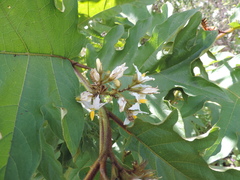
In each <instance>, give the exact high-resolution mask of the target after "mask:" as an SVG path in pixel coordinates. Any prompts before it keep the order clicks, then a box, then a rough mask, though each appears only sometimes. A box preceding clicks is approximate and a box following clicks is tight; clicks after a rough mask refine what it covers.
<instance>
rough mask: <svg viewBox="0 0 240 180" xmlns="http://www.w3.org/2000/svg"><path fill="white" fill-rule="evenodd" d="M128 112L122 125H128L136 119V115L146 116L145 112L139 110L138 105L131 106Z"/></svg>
mask: <svg viewBox="0 0 240 180" xmlns="http://www.w3.org/2000/svg"><path fill="white" fill-rule="evenodd" d="M128 110H129V111H128V115H127V117H126V118H125V120H124V122H123V124H124V125H128V124H129V123H130V122H132V121H133V120H134V119H136V118H137V115H138V114H148V113H147V112H144V111H141V110H140V105H139V103H135V104H133V105H132V106H131V107H130V108H129V109H128Z"/></svg>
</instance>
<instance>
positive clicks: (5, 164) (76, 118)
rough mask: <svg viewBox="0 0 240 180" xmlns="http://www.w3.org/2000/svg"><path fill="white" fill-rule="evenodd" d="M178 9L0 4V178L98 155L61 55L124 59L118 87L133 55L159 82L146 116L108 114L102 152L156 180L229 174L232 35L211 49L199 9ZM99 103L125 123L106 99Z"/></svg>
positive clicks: (234, 154) (67, 169) (42, 172)
mask: <svg viewBox="0 0 240 180" xmlns="http://www.w3.org/2000/svg"><path fill="white" fill-rule="evenodd" d="M178 2H179V3H180V4H182V5H183V4H184V5H183V6H181V7H183V8H185V7H187V6H188V4H187V1H178ZM209 2H210V3H211V2H212V1H209ZM153 3H155V4H154V5H151V4H153ZM188 3H191V4H193V6H194V7H196V6H198V4H197V2H193V1H189V2H188ZM199 3H200V2H199ZM229 5H230V6H232V4H231V3H229ZM177 6H179V5H178V4H174V3H173V6H172V5H171V4H170V3H166V4H162V2H161V1H158V2H154V1H147V2H146V1H144V0H138V1H134V0H133V1H78V2H77V1H73V0H72V1H57V0H55V1H50V2H49V1H47V0H42V1H27V0H24V1H14V0H2V1H1V2H0V7H1V9H0V19H1V23H0V35H1V39H0V41H1V42H0V61H1V65H0V114H1V116H0V151H1V153H0V179H16V180H17V179H24V180H25V179H54V180H55V179H83V178H84V177H85V175H86V173H87V172H88V171H89V169H90V166H91V165H92V164H93V163H94V161H95V160H96V159H97V157H98V146H99V140H98V133H99V132H98V131H99V130H98V129H99V127H98V120H97V118H95V120H94V121H90V120H89V116H88V113H87V112H86V111H85V110H83V109H82V107H81V105H80V104H78V103H76V102H75V97H76V96H78V95H79V93H80V92H82V91H84V88H83V87H82V86H81V85H80V86H79V81H78V79H77V77H76V76H75V74H74V71H73V68H72V64H71V60H75V61H79V62H81V63H85V64H87V65H88V66H89V67H95V60H96V58H100V59H101V61H102V63H103V65H104V70H106V71H107V70H112V69H113V68H114V67H116V66H117V65H119V64H121V63H124V62H126V63H127V66H128V67H129V68H128V70H127V71H126V74H127V76H125V77H123V81H122V82H124V83H123V86H124V85H125V83H126V82H128V81H129V75H131V74H133V73H134V68H133V66H132V64H133V63H134V64H135V65H137V66H138V67H139V69H140V71H141V72H146V71H148V74H149V75H151V76H152V77H154V78H155V79H156V80H155V81H154V82H152V84H151V85H153V86H154V87H155V86H158V88H159V90H160V94H159V95H154V96H153V95H152V96H150V97H149V102H148V104H147V105H146V106H143V109H144V110H145V111H148V112H149V114H150V115H141V116H139V117H138V119H136V120H135V122H134V125H133V126H131V127H128V128H123V127H120V126H118V125H117V124H116V123H115V122H114V121H112V122H111V128H112V134H113V137H112V139H113V149H114V152H115V154H116V156H117V158H118V160H119V161H120V162H121V163H122V164H123V165H124V167H126V168H132V162H133V161H138V162H142V161H143V160H147V161H148V165H147V168H148V169H153V170H155V171H156V175H157V176H158V177H161V178H162V179H237V178H238V177H239V176H240V173H239V171H238V170H239V167H238V163H237V162H238V160H239V157H238V154H239V153H238V149H239V147H238V146H239V142H238V141H239V140H238V139H239V138H238V134H239V129H240V127H239V126H240V124H239V122H238V117H239V108H240V107H239V106H240V102H239V96H240V95H239V78H240V72H239V68H238V66H239V63H238V62H239V58H240V56H239V55H237V53H238V52H239V50H238V47H239V45H238V44H237V41H238V39H237V38H236V35H237V33H239V31H235V32H234V33H235V34H234V33H233V34H232V37H231V38H232V39H233V41H231V43H230V44H228V49H229V50H230V51H231V52H228V53H226V52H221V50H222V48H223V47H219V46H218V47H212V45H213V43H214V42H215V39H216V36H217V34H218V32H217V31H204V30H202V29H201V28H200V26H199V25H200V22H201V19H202V15H201V13H200V12H199V10H198V9H192V8H191V9H192V10H188V11H184V12H180V11H181V10H180V9H179V8H176V7H177ZM173 7H174V8H173ZM108 8H110V9H108ZM106 9H107V10H106ZM187 9H190V8H187ZM219 10H220V9H219ZM235 10H236V13H235V18H233V16H232V18H230V21H232V22H236V23H237V25H236V27H239V21H237V18H238V17H239V15H238V16H237V15H236V14H237V12H239V6H236V7H235ZM175 11H176V12H178V13H174V14H173V15H172V12H175ZM200 11H201V10H200ZM205 13H206V12H205ZM220 14H221V13H220ZM233 15H234V13H233ZM205 16H208V15H206V14H205ZM215 17H218V16H215ZM213 22H219V21H217V20H216V21H213ZM214 25H216V26H217V27H219V26H220V24H218V23H217V24H214ZM223 27H224V28H225V27H226V26H223ZM226 38H229V37H226ZM228 41H229V39H228ZM107 108H108V109H109V110H111V111H112V112H113V113H114V114H115V115H116V116H117V117H119V118H120V119H122V120H124V118H125V117H124V114H123V113H120V112H118V106H117V105H116V102H113V104H112V106H108V107H107ZM226 157H230V158H228V159H227V160H228V161H224V163H225V164H223V163H221V162H220V161H221V160H223V158H226ZM223 165H224V166H223ZM107 166H109V174H111V173H110V172H111V171H110V163H109V164H107ZM213 169H214V170H213ZM215 170H218V171H215ZM226 170H227V171H226ZM112 174H113V173H112ZM96 179H98V176H97V177H96Z"/></svg>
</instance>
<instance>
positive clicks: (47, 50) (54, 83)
mask: <svg viewBox="0 0 240 180" xmlns="http://www.w3.org/2000/svg"><path fill="white" fill-rule="evenodd" d="M62 5H63V4H62ZM64 6H65V10H64V12H60V11H59V9H57V8H56V7H55V4H54V1H47V0H43V1H38V2H35V1H31V2H30V1H26V0H25V1H14V0H10V1H1V2H0V18H1V23H0V36H1V43H0V62H1V65H0V99H1V102H0V113H1V117H0V124H1V126H0V133H1V135H2V139H1V140H0V147H1V155H0V156H1V158H0V179H4V178H5V179H30V177H31V176H32V175H33V173H34V172H35V171H36V169H37V167H38V165H39V163H40V161H41V158H42V155H44V154H42V144H41V139H40V134H41V132H42V130H41V129H42V127H43V125H44V124H45V125H49V126H50V127H51V128H52V131H53V132H54V134H55V135H56V136H57V137H58V138H60V139H62V140H65V141H66V144H67V146H68V148H69V151H70V152H71V153H72V155H74V154H76V152H77V149H78V146H79V143H80V139H81V135H82V132H83V113H82V108H81V106H80V105H79V104H78V103H76V102H75V97H76V96H77V95H78V93H79V90H78V88H79V83H78V79H77V78H76V76H75V74H74V72H73V69H72V66H71V64H70V62H69V61H68V60H67V58H70V59H71V58H75V57H77V56H78V54H79V52H80V50H81V45H82V43H83V42H84V37H83V36H82V35H81V34H79V33H78V31H77V23H78V17H77V1H67V2H64V5H63V6H62V7H60V6H59V8H60V10H63V8H64ZM61 8H62V9H61ZM62 108H64V109H65V110H66V112H67V114H66V115H65V117H63V118H61V109H62ZM43 123H44V124H43ZM43 147H44V148H45V149H46V151H48V152H51V148H50V147H48V145H44V146H43ZM44 156H45V155H44ZM49 156H51V153H50V154H49ZM44 161H45V160H44V158H43V159H42V162H41V163H42V164H44V163H46V162H44ZM55 161H56V160H55ZM54 166H55V165H54V163H53V166H52V167H53V169H55V170H56V171H58V170H57V168H54Z"/></svg>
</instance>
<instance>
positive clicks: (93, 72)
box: [90, 68, 100, 82]
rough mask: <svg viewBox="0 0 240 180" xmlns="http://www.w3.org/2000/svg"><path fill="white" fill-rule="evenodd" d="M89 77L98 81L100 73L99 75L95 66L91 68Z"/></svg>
mask: <svg viewBox="0 0 240 180" xmlns="http://www.w3.org/2000/svg"><path fill="white" fill-rule="evenodd" d="M90 77H91V79H92V81H93V82H99V81H100V75H99V73H98V71H97V70H96V68H94V69H91V71H90Z"/></svg>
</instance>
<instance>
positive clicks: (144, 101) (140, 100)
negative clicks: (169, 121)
mask: <svg viewBox="0 0 240 180" xmlns="http://www.w3.org/2000/svg"><path fill="white" fill-rule="evenodd" d="M146 102H147V99H139V103H146Z"/></svg>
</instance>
